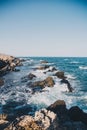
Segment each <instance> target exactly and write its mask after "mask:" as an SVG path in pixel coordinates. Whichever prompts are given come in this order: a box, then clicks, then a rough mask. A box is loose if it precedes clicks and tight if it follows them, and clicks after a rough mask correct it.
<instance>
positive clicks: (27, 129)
mask: <svg viewBox="0 0 87 130" xmlns="http://www.w3.org/2000/svg"><path fill="white" fill-rule="evenodd" d="M58 127H59V126H58V118H57V116H56V114H55V113H53V112H51V111H48V110H46V109H42V110H40V111H37V112H36V113H35V116H34V117H31V116H29V115H26V116H21V117H20V118H16V119H15V121H13V122H12V123H11V124H10V125H9V126H8V127H7V128H5V129H4V130H13V129H14V130H22V129H23V130H59V129H58Z"/></svg>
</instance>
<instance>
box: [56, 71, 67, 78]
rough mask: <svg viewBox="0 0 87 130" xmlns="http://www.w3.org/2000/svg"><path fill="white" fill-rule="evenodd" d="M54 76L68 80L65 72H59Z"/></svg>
mask: <svg viewBox="0 0 87 130" xmlns="http://www.w3.org/2000/svg"><path fill="white" fill-rule="evenodd" d="M54 76H57V77H58V78H60V79H65V78H67V77H66V76H64V72H63V71H58V72H56V73H55V75H54Z"/></svg>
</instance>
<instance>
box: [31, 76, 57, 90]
mask: <svg viewBox="0 0 87 130" xmlns="http://www.w3.org/2000/svg"><path fill="white" fill-rule="evenodd" d="M54 84H55V83H54V80H53V78H52V77H47V78H46V79H45V80H43V81H36V82H33V83H31V84H30V85H29V86H30V87H41V88H42V89H43V88H44V87H45V86H47V87H53V86H54Z"/></svg>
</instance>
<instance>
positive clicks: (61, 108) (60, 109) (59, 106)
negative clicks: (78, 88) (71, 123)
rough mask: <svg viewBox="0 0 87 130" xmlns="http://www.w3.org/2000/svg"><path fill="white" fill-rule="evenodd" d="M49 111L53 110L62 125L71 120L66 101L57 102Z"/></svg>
mask: <svg viewBox="0 0 87 130" xmlns="http://www.w3.org/2000/svg"><path fill="white" fill-rule="evenodd" d="M47 110H51V111H53V112H54V113H56V114H57V116H58V118H59V122H60V124H61V123H63V122H65V121H66V120H68V119H69V117H68V114H67V113H68V110H67V108H66V104H65V101H64V100H57V101H56V102H54V103H53V104H51V105H50V106H49V107H48V108H47Z"/></svg>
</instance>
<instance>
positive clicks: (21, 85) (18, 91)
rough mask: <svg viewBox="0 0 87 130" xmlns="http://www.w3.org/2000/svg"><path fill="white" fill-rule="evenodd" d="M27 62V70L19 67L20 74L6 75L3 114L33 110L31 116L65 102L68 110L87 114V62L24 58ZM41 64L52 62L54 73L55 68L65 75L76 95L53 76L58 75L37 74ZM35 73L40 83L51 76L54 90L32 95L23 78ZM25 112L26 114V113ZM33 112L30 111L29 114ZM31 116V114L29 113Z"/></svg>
mask: <svg viewBox="0 0 87 130" xmlns="http://www.w3.org/2000/svg"><path fill="white" fill-rule="evenodd" d="M21 58H23V59H25V62H23V66H20V67H17V69H20V71H19V72H10V73H8V74H7V75H5V76H4V77H3V78H4V79H5V84H4V86H2V87H1V88H0V113H3V112H7V113H10V112H11V113H12V112H14V111H16V110H20V109H22V108H23V110H24V111H25V110H27V109H26V108H28V109H30V108H32V111H31V113H29V114H32V112H35V111H36V110H39V109H41V108H44V107H48V106H49V105H50V104H52V103H54V102H55V101H56V100H64V101H65V102H66V106H67V108H70V107H72V106H77V105H78V106H79V107H80V108H81V109H82V110H84V111H85V112H87V58H78V57H77V58H72V57H21ZM41 60H46V61H48V63H47V65H50V69H52V67H55V68H56V69H57V70H58V71H64V72H65V76H67V80H68V81H69V82H70V84H71V86H72V87H73V88H74V91H73V92H72V93H69V92H68V89H67V86H66V84H61V83H60V79H58V78H57V77H56V76H53V75H54V73H55V72H56V71H55V72H47V73H44V72H46V71H47V69H46V70H37V69H36V68H37V67H38V66H41V65H42V64H41ZM29 73H33V74H35V75H36V76H37V78H34V79H33V80H32V82H34V81H40V80H43V79H45V78H46V77H48V76H52V77H53V79H54V81H55V85H54V87H50V88H49V87H45V88H44V89H43V92H40V91H36V92H35V93H34V94H32V91H31V88H30V87H29V85H28V84H29V82H31V81H29V80H28V81H27V80H26V78H25V81H22V78H23V77H25V76H26V75H28V74H29ZM22 112H23V111H22ZM29 112H30V111H29ZM27 113H28V111H27Z"/></svg>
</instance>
